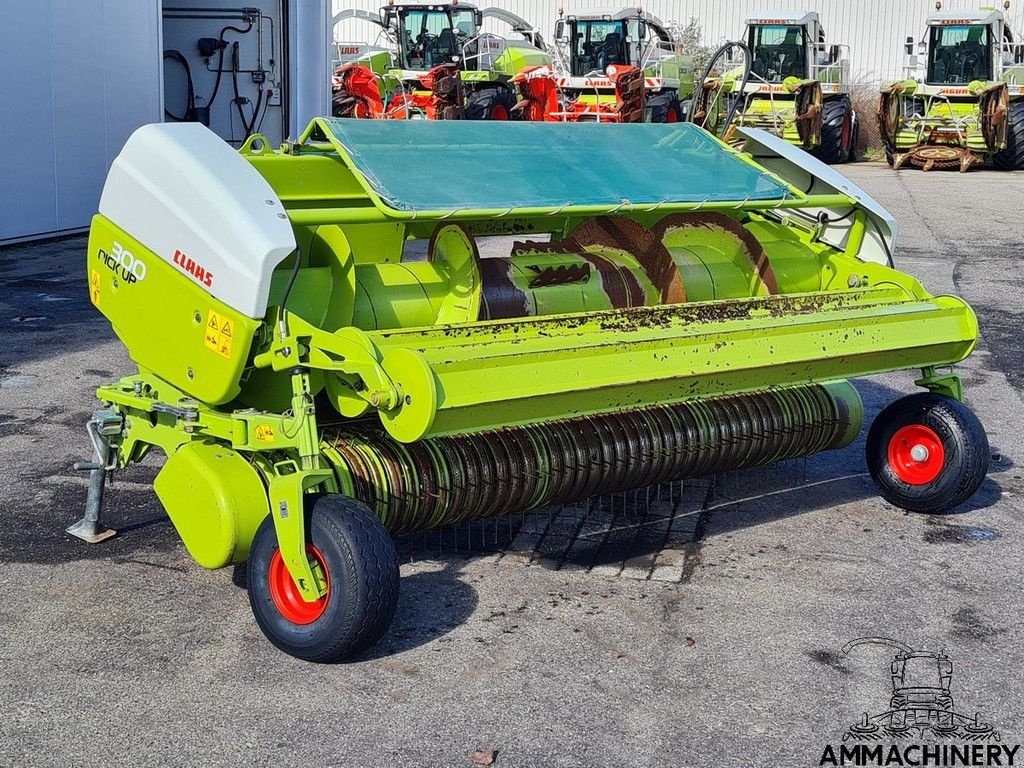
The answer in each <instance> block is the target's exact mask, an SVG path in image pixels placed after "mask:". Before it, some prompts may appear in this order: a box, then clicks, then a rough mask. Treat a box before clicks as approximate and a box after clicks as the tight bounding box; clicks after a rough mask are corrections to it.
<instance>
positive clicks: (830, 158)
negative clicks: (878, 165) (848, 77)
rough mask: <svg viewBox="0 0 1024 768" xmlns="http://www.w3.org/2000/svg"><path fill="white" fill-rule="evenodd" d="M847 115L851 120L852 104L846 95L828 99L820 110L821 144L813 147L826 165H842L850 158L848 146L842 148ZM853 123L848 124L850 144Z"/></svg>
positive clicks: (816, 155)
mask: <svg viewBox="0 0 1024 768" xmlns="http://www.w3.org/2000/svg"><path fill="white" fill-rule="evenodd" d="M847 115H849V116H850V119H851V120H853V104H851V103H850V98H849V97H848V96H840V97H839V98H838V99H829V100H828V101H826V102H825V103H824V105H823V106H822V110H821V144H820V145H819V146H817V147H816V148H815V149H814V153H813V154H814V155H815V157H817V158H818V159H819V160H821V161H822V162H823V163H827V164H828V165H842V164H843V163H845V162H847V161H848V160H849V159H850V150H849V148H847V149H845V150H844V149H843V123H844V122H845V121H846V116H847ZM853 138H854V137H853V125H852V124H851V126H850V140H851V146H852V140H853Z"/></svg>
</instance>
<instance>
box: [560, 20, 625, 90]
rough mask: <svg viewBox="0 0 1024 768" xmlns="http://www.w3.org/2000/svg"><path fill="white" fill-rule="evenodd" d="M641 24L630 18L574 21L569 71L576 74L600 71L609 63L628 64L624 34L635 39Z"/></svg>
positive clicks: (602, 71) (579, 75) (580, 75)
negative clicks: (622, 19) (623, 19)
mask: <svg viewBox="0 0 1024 768" xmlns="http://www.w3.org/2000/svg"><path fill="white" fill-rule="evenodd" d="M639 34H640V25H639V23H638V22H637V21H636V20H635V19H631V20H629V21H577V22H575V24H573V30H572V40H571V42H570V45H571V46H572V53H573V55H572V73H573V75H575V76H576V77H582V76H583V75H589V74H591V73H592V72H601V73H602V74H603V73H604V71H605V70H606V69H607V68H608V65H609V64H630V63H631V62H630V60H629V52H628V49H627V47H626V40H627V38H628V39H629V40H631V41H636V40H637V39H638V37H639Z"/></svg>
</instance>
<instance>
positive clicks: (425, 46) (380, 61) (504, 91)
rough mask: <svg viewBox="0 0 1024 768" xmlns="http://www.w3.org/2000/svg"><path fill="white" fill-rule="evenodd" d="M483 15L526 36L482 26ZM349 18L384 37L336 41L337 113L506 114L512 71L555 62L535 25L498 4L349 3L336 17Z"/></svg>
mask: <svg viewBox="0 0 1024 768" xmlns="http://www.w3.org/2000/svg"><path fill="white" fill-rule="evenodd" d="M485 17H493V18H495V19H497V20H500V21H504V22H506V23H508V24H509V25H510V26H511V27H512V30H513V31H514V32H516V33H518V35H519V36H520V37H521V39H508V38H505V37H501V36H498V35H495V34H492V33H489V32H483V31H481V27H482V25H483V21H484V18H485ZM347 18H359V19H363V20H366V21H370V22H372V23H374V24H376V25H378V26H379V27H380V28H381V31H382V35H383V37H384V38H385V42H386V45H384V46H377V45H363V44H347V43H338V44H336V47H335V51H336V64H337V68H336V70H335V74H334V82H333V112H334V115H335V116H336V117H366V118H382V119H388V118H391V119H430V120H440V119H459V118H466V119H470V120H507V119H509V116H510V115H511V113H512V109H513V107H514V106H515V104H516V95H515V90H514V88H513V87H512V85H511V83H510V81H511V79H512V76H513V75H515V74H516V73H517V72H519V71H520V70H522V69H524V68H527V67H531V66H542V65H548V64H550V63H551V56H550V55H549V54H548V53H547V52H546V51H545V49H544V41H543V39H542V38H541V36H540V34H539V33H538V32H537V30H535V29H533V28H532V27H531V26H530V25H529V24H527V23H526V22H525V21H524V20H523V19H521V18H519V17H518V16H516V15H515V14H512V13H510V12H508V11H505V10H502V9H499V8H489V9H486V10H481V9H479V8H478V7H477V6H475V5H472V4H470V3H464V2H458V0H454V1H453V2H450V3H439V4H431V5H421V4H418V3H402V4H391V5H387V6H385V7H384V8H382V9H381V12H380V14H379V16H374V15H373V14H369V13H367V12H365V11H358V10H355V9H350V10H347V11H343V12H341V13H339V14H338V15H336V16H335V17H334V20H335V24H337V23H338V22H340V21H343V20H345V19H347Z"/></svg>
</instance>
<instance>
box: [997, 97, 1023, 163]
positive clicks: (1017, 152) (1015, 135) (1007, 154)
mask: <svg viewBox="0 0 1024 768" xmlns="http://www.w3.org/2000/svg"><path fill="white" fill-rule="evenodd" d="M1006 119H1007V121H1008V125H1007V126H1006V149H1004V150H1002V151H1001V152H996V154H995V155H994V156H993V158H992V162H993V163H994V164H995V166H996V168H999V169H1001V170H1004V171H1024V99H1018V100H1017V101H1011V102H1010V111H1009V112H1007V113H1006Z"/></svg>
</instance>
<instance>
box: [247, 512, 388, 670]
mask: <svg viewBox="0 0 1024 768" xmlns="http://www.w3.org/2000/svg"><path fill="white" fill-rule="evenodd" d="M307 524H308V529H307V537H308V539H307V540H308V541H309V542H310V543H312V544H313V546H315V547H316V548H317V549H318V550H319V551H320V553H321V554H322V555H323V557H324V559H325V561H326V564H327V568H328V571H329V574H330V579H331V599H330V601H329V603H328V606H327V609H326V610H325V612H324V615H323V616H321V617H320V618H319V619H317V620H316V621H315V622H313V623H312V624H309V625H306V626H304V627H300V626H298V625H295V624H292V623H291V622H289V621H287V620H286V619H284V617H282V616H281V615H280V613H279V612H278V611H277V608H276V607H275V606H274V603H273V601H272V600H271V598H270V594H269V588H268V587H267V573H268V570H269V564H270V558H271V557H272V556H273V553H274V551H275V550H276V549H277V548H278V547H277V533H276V531H275V530H274V521H273V520H272V519H271V518H270V517H269V516H268V517H267V518H266V519H265V520H264V521H263V523H262V524H261V525H260V527H259V529H258V530H257V532H256V537H255V539H254V541H253V547H252V551H251V553H250V556H249V562H248V566H247V573H248V589H249V603H250V606H251V607H252V611H253V615H254V616H255V617H256V623H257V624H258V625H259V627H260V629H261V630H262V631H263V633H264V634H265V635H266V636H267V639H268V640H270V642H271V643H273V644H274V645H275V646H276V647H277V648H279V649H280V650H282V651H284V652H285V653H287V654H289V655H291V656H295V657H296V658H300V659H304V660H306V661H312V662H318V663H333V662H338V661H344V660H346V659H350V658H352V657H354V656H358V655H359V654H360V653H362V652H363V651H365V650H367V649H368V648H369V647H370V646H372V645H373V644H374V643H376V642H377V641H378V640H379V639H380V638H381V637H382V636H383V635H384V633H385V632H386V631H387V628H388V626H389V625H390V624H391V619H392V618H393V616H394V613H395V608H396V606H397V604H398V592H399V578H398V555H397V553H396V552H395V546H394V543H393V542H392V540H391V536H390V535H389V534H388V532H387V530H386V529H385V528H384V526H383V525H382V524H381V522H380V520H379V519H378V518H377V516H376V515H374V514H373V512H371V511H370V509H369V508H368V507H367V506H366V505H364V504H362V503H361V502H359V501H356V500H355V499H350V498H348V497H345V496H340V495H336V494H327V495H323V496H320V497H319V498H317V500H316V502H315V503H314V504H313V507H312V511H311V512H310V513H309V519H308V521H307ZM261 575H262V577H261ZM337 600H341V601H342V602H343V603H344V604H340V603H338V602H335V601H337Z"/></svg>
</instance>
